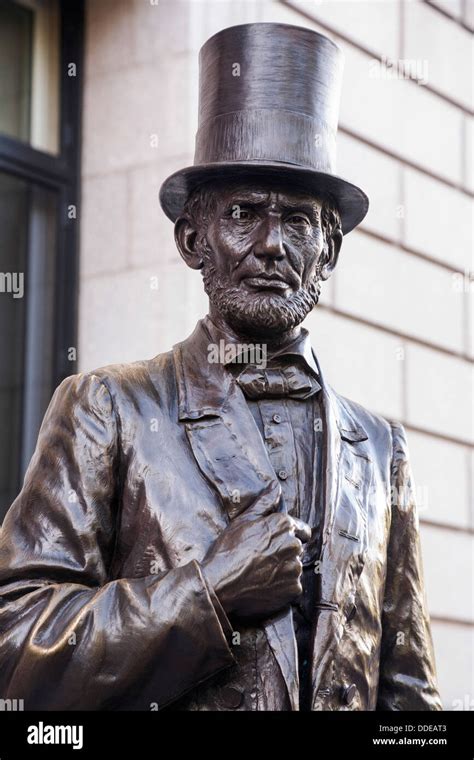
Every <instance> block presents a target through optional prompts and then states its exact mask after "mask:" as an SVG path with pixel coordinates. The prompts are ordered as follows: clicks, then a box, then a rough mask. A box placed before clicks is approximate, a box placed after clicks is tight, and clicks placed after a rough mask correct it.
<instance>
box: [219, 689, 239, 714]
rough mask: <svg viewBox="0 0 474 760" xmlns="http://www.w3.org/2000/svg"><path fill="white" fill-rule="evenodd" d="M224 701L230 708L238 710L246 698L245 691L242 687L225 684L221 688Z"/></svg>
mask: <svg viewBox="0 0 474 760" xmlns="http://www.w3.org/2000/svg"><path fill="white" fill-rule="evenodd" d="M221 697H222V702H223V704H224V706H225V707H227V708H229V710H236V709H237V708H238V707H240V705H241V704H242V700H243V698H244V695H243V692H241V691H240V689H235V688H234V687H233V686H224V688H223V689H222V690H221Z"/></svg>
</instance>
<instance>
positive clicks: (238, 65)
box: [160, 23, 369, 233]
mask: <svg viewBox="0 0 474 760" xmlns="http://www.w3.org/2000/svg"><path fill="white" fill-rule="evenodd" d="M342 66H343V63H342V52H341V50H340V49H339V48H338V47H337V45H335V44H334V43H333V42H332V41H331V40H329V39H328V38H327V37H324V36H323V35H322V34H318V33H317V32H313V31H312V30H311V29H306V28H304V27H299V26H291V25H289V24H274V23H258V24H242V25H239V26H231V27H228V28H227V29H222V31H220V32H217V34H214V35H213V36H212V37H210V38H209V39H208V40H207V42H205V44H204V45H203V46H202V48H201V51H200V55H199V69H200V71H199V121H198V131H197V134H196V150H195V154H194V165H193V166H189V167H187V168H185V169H181V170H180V171H178V172H175V173H174V174H172V175H171V176H170V177H168V179H166V180H165V181H164V182H163V185H162V186H161V190H160V202H161V205H162V207H163V210H164V212H165V214H166V215H167V216H168V217H169V218H170V219H171V220H172V221H175V220H176V219H177V218H178V216H180V214H181V213H182V211H183V207H184V204H185V203H186V200H187V198H188V197H189V194H190V193H191V192H192V191H193V190H194V189H195V188H197V187H198V186H199V185H201V184H203V183H204V182H208V181H209V180H213V179H222V178H227V177H229V178H236V179H237V178H242V179H243V178H245V177H246V176H249V175H252V176H255V175H257V176H264V177H270V178H273V179H275V180H277V179H278V180H281V179H283V180H285V181H288V182H291V183H292V184H293V185H296V187H299V188H301V189H304V190H306V191H310V192H314V194H315V195H316V196H317V197H321V198H330V199H332V200H333V201H334V202H335V203H336V205H337V207H338V210H339V213H340V215H341V220H342V231H343V232H344V233H347V232H350V230H352V229H353V228H354V227H355V226H356V225H357V224H359V223H360V222H361V221H362V219H363V218H364V216H365V215H366V213H367V209H368V205H369V201H368V198H367V196H366V195H365V193H363V192H362V190H360V188H358V187H356V186H355V185H353V184H351V183H350V182H347V181H346V180H344V179H341V178H340V177H338V176H336V175H335V173H334V168H335V153H336V131H337V120H338V108H339V97H340V90H341V80H342Z"/></svg>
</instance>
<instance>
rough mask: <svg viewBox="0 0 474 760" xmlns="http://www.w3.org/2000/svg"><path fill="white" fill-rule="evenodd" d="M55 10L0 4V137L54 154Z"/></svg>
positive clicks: (20, 0)
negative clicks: (9, 138) (10, 138)
mask: <svg viewBox="0 0 474 760" xmlns="http://www.w3.org/2000/svg"><path fill="white" fill-rule="evenodd" d="M58 115H59V5H58V1H57V0H16V2H13V0H0V132H2V133H3V134H5V135H9V136H10V137H15V138H17V139H18V140H23V141H24V142H28V143H30V144H31V145H32V146H33V147H34V148H38V149H39V150H43V151H47V152H49V153H58V150H59V122H58Z"/></svg>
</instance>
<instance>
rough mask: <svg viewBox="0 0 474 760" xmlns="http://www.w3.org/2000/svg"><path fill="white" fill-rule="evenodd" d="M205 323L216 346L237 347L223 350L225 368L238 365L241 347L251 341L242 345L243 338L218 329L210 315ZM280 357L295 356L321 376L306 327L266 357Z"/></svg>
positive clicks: (267, 358) (312, 371)
mask: <svg viewBox="0 0 474 760" xmlns="http://www.w3.org/2000/svg"><path fill="white" fill-rule="evenodd" d="M203 322H204V325H205V328H206V330H207V332H208V333H209V335H210V337H211V340H212V341H213V342H214V343H215V344H216V346H218V347H220V346H226V347H227V346H229V345H231V346H235V347H236V348H235V350H234V351H227V352H226V351H225V350H224V349H223V351H222V363H223V364H224V366H228V365H230V364H235V363H237V362H236V359H237V357H238V356H240V355H241V353H242V352H241V351H239V346H242V345H244V346H245V345H246V346H248V345H251V343H250V341H247V343H242V342H241V341H242V339H241V338H239V337H238V336H236V335H234V334H233V333H232V332H230V331H227V330H223V329H222V328H220V327H218V326H217V325H216V324H215V322H213V321H212V319H211V317H210V316H209V315H206V316H205V317H204V319H203ZM221 341H222V343H221ZM278 356H285V357H287V356H294V357H295V358H298V360H299V361H302V362H303V364H305V366H306V368H307V369H309V371H310V372H311V373H312V374H314V375H315V376H316V377H318V376H319V370H318V366H317V364H316V361H315V358H314V354H313V349H312V348H311V339H310V336H309V332H308V331H307V330H306V329H305V328H304V327H302V328H301V329H300V332H299V334H298V335H297V336H296V338H294V339H293V340H292V341H290V342H289V343H287V344H286V345H284V346H282V347H281V348H279V349H278V350H277V351H275V352H274V353H271V354H268V355H267V356H266V361H267V362H268V361H270V360H271V359H274V358H276V357H278Z"/></svg>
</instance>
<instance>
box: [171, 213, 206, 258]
mask: <svg viewBox="0 0 474 760" xmlns="http://www.w3.org/2000/svg"><path fill="white" fill-rule="evenodd" d="M174 239H175V242H176V246H177V248H178V251H179V252H180V254H181V256H182V258H183V259H184V261H185V262H186V264H187V265H188V267H191V269H202V264H203V262H202V257H201V255H200V254H199V252H198V251H197V250H196V240H197V231H196V230H195V228H194V227H193V226H192V224H191V222H190V221H189V219H187V218H186V217H185V216H180V217H179V218H178V219H177V220H176V222H175V225H174Z"/></svg>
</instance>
